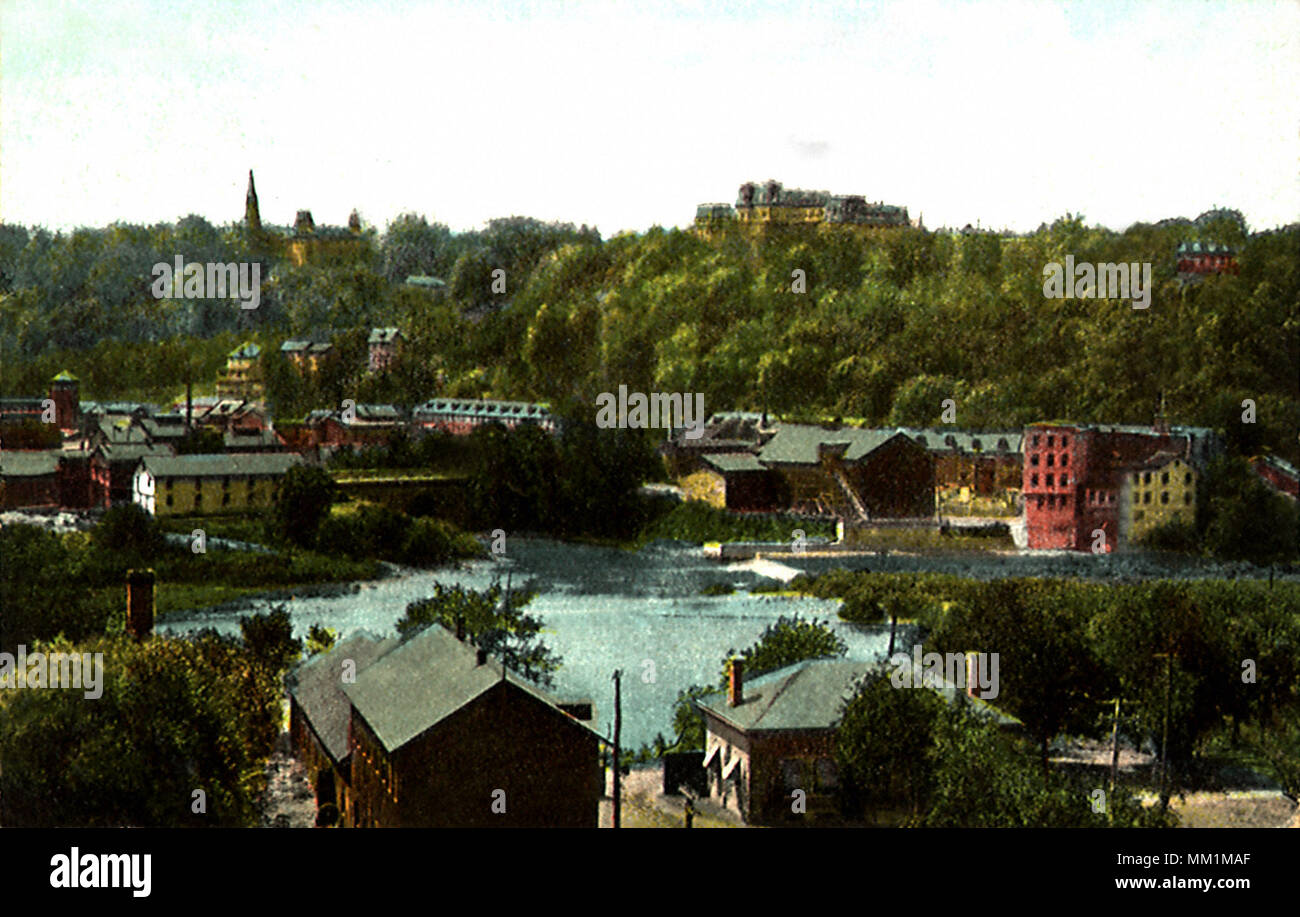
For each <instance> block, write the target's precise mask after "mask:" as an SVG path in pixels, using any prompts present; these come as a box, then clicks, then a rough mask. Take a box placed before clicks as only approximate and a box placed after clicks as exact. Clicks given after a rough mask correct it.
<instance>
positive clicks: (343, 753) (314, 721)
mask: <svg viewBox="0 0 1300 917" xmlns="http://www.w3.org/2000/svg"><path fill="white" fill-rule="evenodd" d="M397 644H398V639H397V638H396V637H389V638H388V639H386V640H381V639H379V638H378V637H375V636H373V635H371V634H368V633H365V632H364V631H358V632H357V633H355V634H353V635H352V636H350V637H348V638H347V639H346V640H342V641H340V642H339V643H337V644H335V646H334V648H333V649H331V650H330V651H329V652H328V653H322V654H321V655H319V656H314V657H312V658H311V659H309V660H307V661H306V662H304V663H303V664H302V665H300V666H299V667H298V669H297V671H296V673H295V684H294V687H293V689H292V690H291V691H290V692H289V693H290V694H292V695H293V698H294V700H295V701H297V703H298V706H299V707H301V708H302V711H303V713H304V714H306V716H307V720H308V722H309V723H310V724H311V728H312V731H313V732H315V733H316V737H317V738H318V739H320V742H321V744H322V745H323V746H324V747H325V751H326V752H327V753H328V754H329V756H330V757H331V758H332V759H333V760H334V763H336V764H337V763H338V762H340V761H342V760H343V759H344V758H346V757H347V755H348V727H349V725H350V723H351V721H352V705H351V704H350V703H349V702H348V697H347V695H346V694H344V693H343V680H342V675H343V662H344V660H351V661H352V662H353V663H354V664H355V666H356V668H355V670H354V671H355V672H362V671H364V670H365V669H366V668H367V667H368V666H370V665H371V664H373V663H374V661H375V660H376V659H378V658H379V657H381V656H383V655H384V654H385V653H387V652H388V651H389V650H392V649H394V648H395V647H396V646H397Z"/></svg>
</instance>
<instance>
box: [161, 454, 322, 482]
mask: <svg viewBox="0 0 1300 917" xmlns="http://www.w3.org/2000/svg"><path fill="white" fill-rule="evenodd" d="M300 462H302V457H301V456H299V455H296V454H294V453H287V454H282V453H241V452H234V453H228V454H223V455H217V454H201V455H177V456H162V455H151V456H146V457H145V458H144V459H142V463H143V465H144V468H145V470H146V471H148V472H149V473H150V474H152V475H153V476H154V477H171V478H223V477H240V476H243V475H254V474H257V475H267V474H272V475H280V474H284V473H285V472H286V471H288V470H289V468H290V467H291V466H293V465H297V464H299V463H300Z"/></svg>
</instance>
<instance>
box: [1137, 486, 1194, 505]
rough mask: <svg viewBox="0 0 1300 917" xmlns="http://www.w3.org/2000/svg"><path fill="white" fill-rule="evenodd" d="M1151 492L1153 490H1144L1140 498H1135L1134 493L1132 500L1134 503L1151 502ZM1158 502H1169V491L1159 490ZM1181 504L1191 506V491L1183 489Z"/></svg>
mask: <svg viewBox="0 0 1300 917" xmlns="http://www.w3.org/2000/svg"><path fill="white" fill-rule="evenodd" d="M1152 493H1154V491H1150V490H1148V491H1144V492H1143V493H1142V499H1141V500H1139V499H1137V495H1136V494H1134V497H1133V502H1134V503H1143V504H1149V503H1150V502H1151V494H1152ZM1160 502H1161V503H1168V502H1169V491H1167V490H1162V491H1161V492H1160ZM1183 504H1184V505H1185V506H1191V505H1192V492H1191V491H1190V490H1188V491H1184V492H1183Z"/></svg>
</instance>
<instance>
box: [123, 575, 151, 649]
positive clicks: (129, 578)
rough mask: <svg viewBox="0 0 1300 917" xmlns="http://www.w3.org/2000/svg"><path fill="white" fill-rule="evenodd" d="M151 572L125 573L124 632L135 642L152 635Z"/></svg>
mask: <svg viewBox="0 0 1300 917" xmlns="http://www.w3.org/2000/svg"><path fill="white" fill-rule="evenodd" d="M153 585H154V572H153V571H152V570H128V571H127V573H126V632H127V633H128V634H130V635H131V636H132V637H134V638H135V639H136V640H143V639H144V638H145V637H148V636H150V635H151V634H152V633H153Z"/></svg>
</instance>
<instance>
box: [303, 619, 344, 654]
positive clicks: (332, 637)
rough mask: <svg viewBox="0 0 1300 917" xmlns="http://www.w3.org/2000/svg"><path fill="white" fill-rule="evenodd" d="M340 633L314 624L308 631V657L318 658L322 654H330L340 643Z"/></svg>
mask: <svg viewBox="0 0 1300 917" xmlns="http://www.w3.org/2000/svg"><path fill="white" fill-rule="evenodd" d="M338 638H339V632H338V631H337V630H336V629H334V628H333V627H322V626H321V625H319V624H313V625H312V626H311V627H310V628H309V629H308V630H307V640H306V649H307V655H308V656H316V655H318V654H320V653H328V652H329V651H330V650H331V649H332V648H333V646H334V644H335V642H337V641H338Z"/></svg>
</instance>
